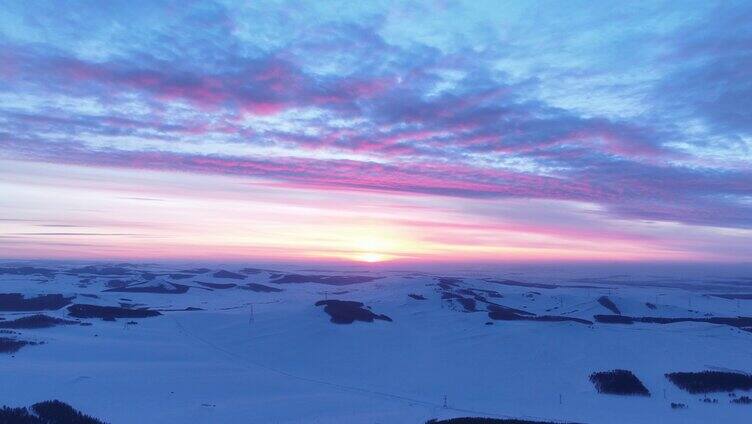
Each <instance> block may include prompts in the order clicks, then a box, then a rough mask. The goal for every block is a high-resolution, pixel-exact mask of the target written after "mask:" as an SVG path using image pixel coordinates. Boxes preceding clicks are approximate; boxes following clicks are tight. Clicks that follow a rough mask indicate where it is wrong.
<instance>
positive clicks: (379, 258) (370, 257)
mask: <svg viewBox="0 0 752 424" xmlns="http://www.w3.org/2000/svg"><path fill="white" fill-rule="evenodd" d="M353 259H354V260H356V261H359V262H369V263H375V262H384V261H388V260H389V259H391V257H389V256H387V255H383V254H381V253H375V252H364V253H360V254H358V255H356V256H355V257H354V258H353Z"/></svg>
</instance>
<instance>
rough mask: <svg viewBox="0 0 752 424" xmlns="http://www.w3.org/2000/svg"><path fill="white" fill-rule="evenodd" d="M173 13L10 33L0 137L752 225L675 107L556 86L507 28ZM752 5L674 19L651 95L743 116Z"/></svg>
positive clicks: (183, 167) (17, 152)
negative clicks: (55, 34) (683, 23)
mask: <svg viewBox="0 0 752 424" xmlns="http://www.w3.org/2000/svg"><path fill="white" fill-rule="evenodd" d="M165 13H169V14H172V13H177V14H178V15H180V19H178V20H177V21H178V22H181V23H182V24H186V25H190V27H191V28H195V29H196V34H192V33H191V32H190V31H178V28H177V27H172V26H160V30H159V31H154V32H149V33H147V34H139V35H132V37H133V39H132V41H133V45H132V46H130V47H129V48H126V47H124V46H125V44H124V43H122V40H119V41H120V42H119V43H118V44H117V46H118V47H117V48H116V49H113V51H111V52H108V53H109V54H92V53H91V52H86V51H83V52H82V51H81V49H73V48H71V47H70V46H68V47H66V46H64V45H63V46H61V45H57V44H56V45H54V46H53V45H51V42H49V43H44V42H23V41H19V40H17V39H15V38H12V37H0V44H1V46H0V47H2V49H0V51H1V52H2V53H0V74H2V76H3V78H2V80H0V94H2V95H4V96H7V97H8V98H12V99H13V100H14V101H13V102H9V103H6V104H5V105H3V106H0V123H2V127H3V132H0V155H2V157H4V158H5V159H11V160H27V161H40V162H51V163H64V164H75V165H84V166H97V167H116V168H133V169H149V170H169V171H180V172H190V173H198V174H222V175H235V176H243V177H248V178H254V179H264V180H266V181H269V182H268V184H269V185H270V186H273V187H280V188H283V187H313V188H320V189H322V190H352V191H386V192H395V193H403V194H414V195H432V196H449V197H458V198H463V197H464V198H533V199H554V200H574V201H584V202H592V203H596V204H599V205H602V206H603V208H604V209H605V210H606V211H607V212H608V213H610V214H613V215H614V216H617V217H621V218H625V219H638V220H660V221H675V222H682V223H687V224H693V225H711V226H722V227H741V228H750V227H752V209H751V207H750V204H749V201H748V200H747V199H749V197H750V196H752V183H751V181H752V172H751V171H749V170H748V169H747V170H745V169H734V168H723V167H714V166H708V165H703V159H704V158H703V157H702V155H701V154H699V153H698V154H697V155H694V154H693V152H692V149H691V148H690V149H683V150H681V151H680V150H678V149H676V148H675V147H674V146H675V144H677V143H684V144H689V145H690V146H691V145H692V144H693V143H697V140H696V139H694V138H692V137H689V136H688V135H687V134H686V131H685V128H681V122H682V121H679V123H677V124H674V125H668V124H666V120H667V118H662V117H657V116H649V117H644V116H638V117H632V118H629V119H627V118H619V119H617V118H614V117H613V116H605V115H603V116H602V115H598V114H593V113H584V112H582V111H581V110H577V109H576V108H571V109H567V108H563V107H560V106H554V105H552V104H550V103H549V102H547V101H545V100H544V99H543V98H542V97H541V96H540V95H539V94H540V93H539V88H540V81H538V75H536V74H535V73H534V72H532V73H530V74H528V75H526V76H525V77H520V76H515V75H513V72H512V71H511V70H507V69H504V68H503V67H502V66H500V65H499V64H500V63H501V62H503V60H504V59H505V58H506V56H505V55H506V54H507V53H508V51H509V49H510V48H513V46H506V45H505V46H501V47H500V46H495V45H491V44H488V43H486V44H483V45H482V46H477V45H473V44H472V43H464V44H463V43H458V45H459V47H454V46H452V48H449V47H446V46H436V45H431V44H429V43H423V42H417V41H413V40H410V42H401V43H397V42H394V40H391V39H389V38H388V37H386V36H385V35H384V34H383V31H381V26H382V24H383V20H384V18H383V16H379V15H377V16H375V17H371V18H369V19H364V20H361V21H360V22H358V23H353V22H349V23H348V22H323V23H311V24H309V25H310V26H308V27H307V28H306V30H305V31H302V32H301V31H297V30H294V29H292V28H289V31H290V33H291V34H282V33H284V32H285V31H286V30H288V28H286V27H284V25H283V26H282V27H281V28H279V29H278V32H279V33H280V34H279V36H280V37H279V40H284V41H278V40H277V39H276V38H275V40H274V42H271V41H269V42H267V43H257V44H253V43H249V42H248V39H247V38H243V37H249V35H248V34H245V35H244V34H243V32H242V22H238V21H237V19H236V18H235V17H234V14H233V13H231V11H228V10H226V9H225V8H223V7H220V6H217V5H214V6H212V7H209V6H207V7H206V8H201V9H195V10H193V9H191V10H190V11H186V12H185V13H179V12H176V11H175V9H174V8H167V12H165ZM747 15H748V11H744V13H742V14H739V16H736V17H728V16H727V17H726V18H724V19H725V20H719V21H718V22H715V23H714V25H711V26H708V27H707V28H703V29H702V32H700V33H699V34H693V33H692V32H691V31H689V30H686V31H688V32H683V33H680V34H676V35H675V38H674V39H671V38H670V37H669V39H670V40H671V45H672V47H673V50H672V54H674V55H675V56H674V57H682V58H684V59H685V60H686V62H687V63H686V65H685V64H680V65H678V66H675V67H673V68H671V69H672V70H671V72H670V73H669V74H668V75H667V76H665V78H663V79H660V81H661V82H659V83H658V85H657V87H656V90H657V91H656V92H657V93H659V94H660V96H661V99H660V100H655V105H650V106H651V107H648V109H650V110H655V111H668V112H666V116H668V117H670V118H676V117H684V119H687V118H686V116H692V117H700V118H701V119H703V120H704V121H705V122H707V123H708V125H710V126H711V127H712V128H713V129H714V131H715V132H716V133H719V134H723V135H725V136H728V137H732V136H733V137H737V139H738V137H740V136H741V135H743V134H748V133H749V131H750V130H751V129H752V127H750V126H749V125H750V122H752V117H750V116H749V112H748V111H749V110H752V105H749V104H748V103H749V99H750V98H752V93H748V92H749V91H750V87H752V86H750V84H751V83H750V81H749V78H746V76H745V75H744V73H743V70H744V69H748V68H749V65H750V62H749V60H750V57H752V56H750V50H749V48H750V46H752V43H750V40H752V38H749V35H750V34H749V31H742V32H740V33H737V32H735V30H734V28H741V23H742V22H743V19H741V17H742V16H747ZM171 16H172V15H171ZM51 19H52V18H51ZM143 19H146V18H143ZM176 19H177V18H176ZM56 25H62V24H61V23H59V22H58V23H56ZM683 34H684V35H683ZM686 34H689V35H688V36H685V35H686ZM120 36H121V37H126V38H125V39H127V36H126V35H124V34H121V35H120ZM442 47H444V48H442ZM516 53H517V54H518V55H519V54H520V52H516ZM549 84H550V82H549ZM614 85H615V86H616V85H617V84H614ZM84 100H85V101H86V102H89V103H91V105H90V106H86V107H85V106H82V103H84ZM89 103H87V104H89ZM656 115H658V113H656ZM242 149H247V150H244V151H242V152H240V153H239V152H238V151H240V150H242Z"/></svg>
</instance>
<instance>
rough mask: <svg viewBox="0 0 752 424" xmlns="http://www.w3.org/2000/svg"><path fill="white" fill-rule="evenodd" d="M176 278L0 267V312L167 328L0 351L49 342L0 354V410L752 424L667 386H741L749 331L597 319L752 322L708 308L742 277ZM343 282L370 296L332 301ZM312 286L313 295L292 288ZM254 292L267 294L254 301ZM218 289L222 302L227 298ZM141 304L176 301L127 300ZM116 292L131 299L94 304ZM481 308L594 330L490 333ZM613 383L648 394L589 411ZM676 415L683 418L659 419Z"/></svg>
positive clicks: (41, 332) (234, 271)
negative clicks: (338, 314)
mask: <svg viewBox="0 0 752 424" xmlns="http://www.w3.org/2000/svg"><path fill="white" fill-rule="evenodd" d="M23 267H26V268H23ZM29 267H31V268H29ZM34 267H36V268H34ZM185 270H186V268H184V267H183V268H181V267H178V266H176V265H169V266H168V265H132V264H114V265H113V264H101V263H98V264H94V265H93V266H91V267H88V268H87V267H85V266H84V265H82V264H66V263H29V262H25V263H11V262H7V263H0V293H22V294H24V295H25V296H26V298H29V297H34V296H36V295H44V294H62V295H64V296H67V297H71V298H72V299H71V301H70V302H71V304H91V305H108V306H119V305H120V303H127V304H128V305H126V307H148V308H150V309H156V310H160V311H161V313H162V315H161V316H157V317H150V318H134V319H131V318H118V319H117V320H116V321H105V320H102V319H96V318H95V319H80V320H79V321H81V322H88V323H91V324H92V325H89V326H82V325H62V326H55V327H51V328H39V329H18V330H12V331H14V332H16V334H11V333H8V334H0V336H7V337H15V338H18V339H22V340H27V341H35V342H43V343H42V344H38V345H29V346H25V347H23V348H21V349H20V350H19V351H18V352H15V353H12V354H11V353H0V382H1V383H2V384H0V399H1V400H2V403H3V404H5V405H9V406H26V405H30V404H33V403H35V402H38V401H41V400H48V399H59V400H62V401H64V402H67V403H69V404H71V405H72V406H74V407H75V408H77V409H79V410H81V411H83V412H85V413H87V414H90V415H93V416H96V417H98V418H100V419H102V420H105V421H108V422H111V423H113V424H118V423H132V422H142V423H185V422H194V423H344V422H347V423H423V422H425V421H426V420H428V419H431V418H448V417H461V416H488V417H498V418H507V417H514V418H523V419H530V420H533V419H540V420H551V421H569V422H580V423H593V424H595V423H710V422H716V423H744V422H750V420H752V406H750V405H737V404H732V403H730V402H729V400H730V399H731V398H730V397H729V395H728V394H727V393H714V394H710V395H708V396H707V397H709V398H712V399H717V400H718V401H717V403H706V402H702V401H701V400H702V399H703V398H705V397H706V396H705V395H691V394H689V393H686V392H684V391H681V390H680V389H679V388H677V387H676V386H674V385H673V384H671V383H670V382H669V381H668V380H667V379H666V378H665V377H664V374H665V373H668V372H674V371H702V370H733V371H738V372H745V373H746V372H752V332H749V331H746V330H747V329H743V328H737V327H734V326H729V325H719V324H711V323H705V322H680V323H674V324H650V323H634V324H631V325H626V324H605V323H599V322H594V321H595V320H594V318H593V316H594V315H599V314H613V312H612V311H610V310H609V309H607V308H606V307H605V306H603V305H602V304H601V303H599V302H598V299H599V298H600V297H602V296H605V297H607V298H608V299H610V300H611V301H612V302H613V303H614V305H616V307H617V308H618V310H619V312H620V313H621V314H623V315H627V316H633V317H641V316H650V317H681V318H688V317H691V318H708V317H736V316H752V300H749V299H733V298H732V299H728V298H724V297H720V296H719V295H729V294H732V295H738V294H745V293H746V294H749V293H752V278H751V277H750V276H749V274H747V275H746V276H745V275H735V274H730V275H725V276H713V275H701V276H693V277H691V278H690V277H686V276H677V275H649V274H646V275H637V274H630V275H608V274H603V275H590V276H587V275H585V276H583V275H574V274H570V275H563V274H561V273H557V272H550V273H549V274H546V275H543V274H541V275H534V273H530V274H520V273H511V272H504V271H503V270H501V271H495V272H489V271H470V270H465V271H442V272H435V273H434V272H414V271H395V270H379V269H360V270H357V271H352V270H349V271H344V270H340V271H329V270H311V269H291V268H288V269H283V270H279V269H275V270H269V269H263V270H258V269H245V270H243V267H240V266H237V265H226V266H221V267H220V266H216V265H215V266H212V267H211V269H210V270H203V269H197V270H192V272H183V271H185ZM220 270H226V271H227V272H220ZM708 274H711V273H708ZM311 276H314V277H311ZM321 276H324V277H323V278H322V277H321ZM331 276H335V277H338V278H335V279H331V278H327V277H331ZM354 276H363V277H372V278H374V279H373V280H372V281H366V282H358V283H354V284H346V283H350V282H353V281H354V280H357V279H353V277H354ZM311 280H315V281H318V282H303V281H311ZM201 283H204V284H201ZM207 283H208V284H207ZM249 283H252V284H257V285H258V284H260V285H262V286H251V287H252V288H253V289H248V288H249V286H246V285H248V284H249ZM229 284H234V285H235V286H234V287H230V288H221V287H226V286H225V285H229ZM185 286H187V291H185V290H186V287H185ZM123 287H125V289H123ZM144 287H145V288H146V290H154V289H159V288H161V289H162V290H165V291H174V293H149V292H133V291H132V290H133V289H134V288H135V289H136V290H139V289H141V288H144ZM269 288H271V289H269ZM112 289H115V290H126V291H106V290H112ZM274 289H276V290H274ZM277 290H279V291H277ZM181 291H184V292H183V293H181ZM410 294H413V295H417V296H414V297H410V296H408V295H410ZM421 296H422V297H424V298H425V299H420V297H421ZM442 297H445V298H446V297H454V299H442ZM458 297H463V298H465V299H472V300H473V301H474V302H475V306H474V309H476V310H475V311H467V310H466V308H465V306H463V304H462V303H461V302H460V301H459V300H458ZM727 297H734V296H727ZM124 299H126V300H124ZM324 299H340V300H352V301H358V302H362V303H364V304H365V306H367V307H369V308H370V310H371V311H372V312H373V313H374V314H377V315H378V314H385V315H386V316H388V317H389V318H391V320H392V321H391V322H390V321H386V320H374V321H373V322H360V321H355V322H353V323H351V324H335V323H332V322H331V321H330V317H329V315H327V313H326V312H325V311H324V307H323V306H315V303H316V302H317V301H320V300H324ZM465 302H466V303H467V304H468V305H466V306H470V309H473V308H472V302H470V301H465ZM488 302H491V303H492V304H496V305H501V306H502V307H507V308H514V309H515V310H518V311H523V312H528V313H532V314H534V315H535V316H557V317H570V318H579V319H582V320H588V321H593V322H594V323H593V324H587V323H583V322H574V321H564V322H550V321H540V320H539V321H532V320H493V319H490V318H489V313H488V311H487V308H488V307H489V306H488V305H489V303H488ZM68 306H70V305H67V306H64V307H62V308H60V309H56V310H44V311H17V310H16V311H12V310H7V309H8V308H6V310H2V311H0V317H2V318H4V321H0V323H1V322H7V321H10V320H13V319H16V318H19V317H23V316H28V315H33V314H37V313H43V314H46V315H49V316H53V317H59V318H64V319H68V320H70V319H74V318H72V317H71V316H69V311H68V309H67V307H68ZM0 307H1V305H0ZM186 308H200V309H201V310H189V311H185V310H181V309H186ZM523 312H520V313H523ZM523 316H524V315H523ZM131 321H133V322H137V324H128V322H131ZM489 323H492V324H489ZM617 368H618V369H627V370H631V371H632V372H633V373H634V374H635V375H636V376H637V377H639V379H640V380H642V382H643V383H644V384H645V386H646V387H647V388H648V389H649V390H650V392H651V394H652V395H651V396H650V397H640V396H616V395H604V394H599V393H597V392H596V390H595V389H594V387H593V385H592V384H591V382H590V381H589V380H588V376H589V375H590V374H591V373H593V372H596V371H604V370H611V369H617ZM737 394H738V395H742V394H745V393H744V392H737ZM747 395H749V393H747ZM672 402H675V403H684V404H686V405H687V406H688V408H686V409H681V410H676V409H672V408H671V407H670V404H671V403H672Z"/></svg>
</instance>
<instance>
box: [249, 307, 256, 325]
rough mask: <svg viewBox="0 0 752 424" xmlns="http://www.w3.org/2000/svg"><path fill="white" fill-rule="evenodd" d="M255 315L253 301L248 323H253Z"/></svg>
mask: <svg viewBox="0 0 752 424" xmlns="http://www.w3.org/2000/svg"><path fill="white" fill-rule="evenodd" d="M254 320H255V317H254V316H253V303H251V316H250V318H248V324H253V322H254Z"/></svg>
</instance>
